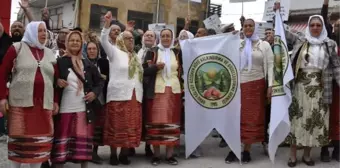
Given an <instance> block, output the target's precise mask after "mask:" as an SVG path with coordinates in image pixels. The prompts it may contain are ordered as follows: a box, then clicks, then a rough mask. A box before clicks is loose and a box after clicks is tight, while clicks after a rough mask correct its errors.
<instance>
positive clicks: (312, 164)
mask: <svg viewBox="0 0 340 168" xmlns="http://www.w3.org/2000/svg"><path fill="white" fill-rule="evenodd" d="M302 162H303V163H304V164H306V165H307V166H315V162H314V161H313V160H310V161H306V160H305V157H302Z"/></svg>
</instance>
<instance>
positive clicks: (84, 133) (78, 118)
mask: <svg viewBox="0 0 340 168" xmlns="http://www.w3.org/2000/svg"><path fill="white" fill-rule="evenodd" d="M92 145H93V125H92V124H88V123H87V120H86V113H85V112H76V113H61V114H59V116H57V118H56V119H55V133H54V143H53V149H52V155H51V161H52V163H54V164H63V163H66V162H73V163H81V162H86V161H90V160H92Z"/></svg>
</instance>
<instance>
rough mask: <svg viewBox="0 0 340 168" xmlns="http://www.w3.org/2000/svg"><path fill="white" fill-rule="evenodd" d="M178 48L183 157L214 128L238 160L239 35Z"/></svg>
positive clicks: (205, 39)
mask: <svg viewBox="0 0 340 168" xmlns="http://www.w3.org/2000/svg"><path fill="white" fill-rule="evenodd" d="M180 45H181V48H182V55H183V71H184V72H185V73H184V79H185V146H186V157H189V156H190V154H191V153H192V152H193V151H194V150H195V149H196V148H197V147H198V146H199V145H200V144H201V143H202V141H203V140H204V139H205V138H206V137H207V136H208V135H209V133H210V132H211V131H212V129H213V128H216V130H217V131H218V132H219V133H220V134H221V135H222V137H223V138H224V139H225V140H226V142H227V143H228V145H229V147H230V148H231V150H232V151H233V152H234V153H235V154H236V156H237V157H238V158H241V137H240V107H241V102H240V101H241V95H240V73H239V59H240V57H239V48H240V35H239V34H236V35H232V34H231V33H228V34H221V35H215V36H207V37H202V38H195V39H189V40H184V41H181V42H180Z"/></svg>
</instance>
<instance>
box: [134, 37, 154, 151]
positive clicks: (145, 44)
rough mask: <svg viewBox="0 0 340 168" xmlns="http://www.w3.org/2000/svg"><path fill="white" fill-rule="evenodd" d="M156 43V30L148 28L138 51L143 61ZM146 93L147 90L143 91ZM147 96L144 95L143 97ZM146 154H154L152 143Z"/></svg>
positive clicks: (144, 113)
mask: <svg viewBox="0 0 340 168" xmlns="http://www.w3.org/2000/svg"><path fill="white" fill-rule="evenodd" d="M156 45H157V44H156V33H155V32H154V31H151V30H148V31H146V32H145V33H144V35H143V38H142V48H141V49H140V50H139V51H138V54H137V55H138V58H139V59H141V62H144V59H145V56H146V53H147V52H148V51H150V50H151V49H152V47H155V46H156ZM146 86H147V85H143V88H144V87H146ZM144 89H145V88H144ZM143 93H144V94H145V93H146V92H143ZM145 97H146V96H145V95H144V96H143V98H145ZM143 100H144V101H143V102H144V103H143V104H142V106H143V129H142V137H143V138H144V140H145V136H146V135H145V134H146V119H147V117H146V116H147V112H146V111H147V110H148V109H147V104H146V103H145V101H146V100H145V99H143ZM145 155H146V156H147V157H151V156H153V152H152V150H151V145H150V144H145Z"/></svg>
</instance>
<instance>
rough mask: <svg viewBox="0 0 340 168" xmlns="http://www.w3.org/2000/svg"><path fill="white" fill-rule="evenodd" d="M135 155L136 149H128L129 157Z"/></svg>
mask: <svg viewBox="0 0 340 168" xmlns="http://www.w3.org/2000/svg"><path fill="white" fill-rule="evenodd" d="M135 155H136V149H135V148H129V156H135Z"/></svg>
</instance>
